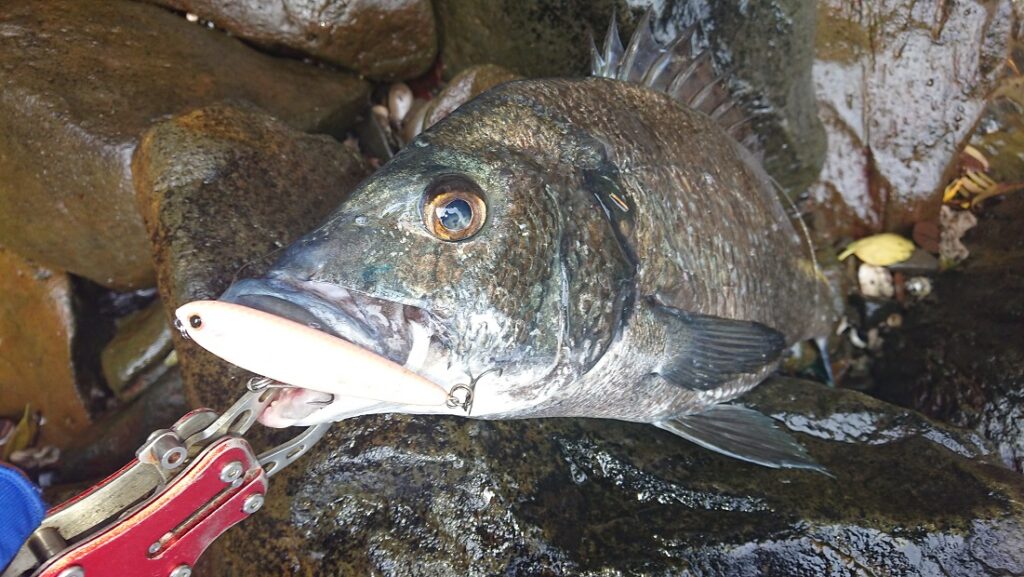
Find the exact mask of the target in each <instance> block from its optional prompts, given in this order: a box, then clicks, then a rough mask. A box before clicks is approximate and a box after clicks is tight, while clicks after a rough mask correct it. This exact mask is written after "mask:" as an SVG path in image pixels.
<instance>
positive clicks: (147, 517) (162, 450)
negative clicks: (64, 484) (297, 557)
mask: <svg viewBox="0 0 1024 577" xmlns="http://www.w3.org/2000/svg"><path fill="white" fill-rule="evenodd" d="M277 392H278V389H265V390H258V391H251V392H249V393H246V394H245V395H244V396H243V397H242V398H241V399H239V400H238V402H236V403H235V404H234V405H233V406H232V407H231V408H230V409H228V410H227V411H225V412H224V413H223V414H221V415H218V414H217V413H216V412H214V411H211V410H209V409H199V410H196V411H192V412H191V413H189V414H187V415H185V416H184V417H182V418H181V419H179V420H178V422H177V423H175V424H174V426H173V427H171V428H170V429H163V430H160V431H156V432H154V433H153V434H152V435H150V437H149V439H148V440H147V441H146V443H145V444H143V446H142V447H141V448H139V450H138V452H137V453H136V455H137V457H136V458H135V459H133V460H132V462H130V463H129V464H128V465H126V466H125V467H124V468H122V469H121V470H120V471H118V472H117V473H114V474H113V475H111V476H110V477H108V478H106V479H105V480H103V481H102V482H101V483H99V484H98V485H96V486H94V487H92V488H91V489H89V491H87V492H86V493H83V494H81V495H78V496H77V497H74V498H72V499H71V500H69V501H67V502H65V503H63V504H61V505H59V506H57V507H55V508H54V509H52V510H50V511H49V513H48V514H47V516H46V518H45V519H44V520H43V523H42V525H41V526H40V527H39V529H37V530H36V531H35V532H34V533H33V534H32V535H31V536H30V537H29V539H28V541H26V542H25V544H24V545H22V547H21V549H20V550H19V551H18V554H17V556H15V558H14V560H13V561H12V562H11V564H10V565H9V566H8V567H7V569H6V570H5V571H4V572H3V573H2V574H0V577H29V576H31V577H125V576H129V575H130V576H137V577H168V576H170V577H189V575H191V574H192V567H193V566H194V565H195V563H196V561H197V560H198V559H199V556H200V555H202V553H203V551H205V550H206V548H207V547H209V546H210V544H211V543H213V541H214V540H215V539H216V538H217V537H219V536H220V535H221V534H222V533H224V531H227V530H228V529H229V528H230V527H232V526H234V525H235V524H237V523H238V522H239V521H241V520H242V519H245V518H246V517H248V516H249V515H252V514H253V513H255V512H257V511H259V510H260V507H262V505H263V499H264V495H265V494H266V492H267V485H268V479H269V477H270V476H271V475H273V474H274V473H277V472H278V471H280V470H281V468H283V467H284V466H286V465H288V464H289V463H291V462H292V461H294V460H295V459H298V458H299V457H301V456H302V455H303V454H304V453H305V452H306V451H307V450H309V448H310V447H311V446H312V445H313V444H314V443H316V442H317V441H319V440H320V438H321V437H323V435H324V434H325V433H326V432H327V429H328V428H329V427H330V423H324V424H321V425H316V426H313V427H310V428H308V429H306V430H305V431H304V432H303V433H302V434H300V435H299V436H298V437H296V438H294V439H292V440H291V441H289V442H288V443H285V444H284V445H281V446H279V447H276V448H275V449H272V450H270V451H268V452H266V453H263V454H261V455H259V456H257V455H256V454H255V453H254V452H253V450H252V447H250V446H249V443H248V442H247V441H246V440H245V439H244V438H243V437H242V435H243V434H244V433H245V432H246V431H248V429H249V428H250V427H251V426H252V425H253V423H255V422H256V417H257V416H259V414H260V413H261V412H262V411H263V409H265V408H266V406H267V405H268V404H269V403H270V402H271V401H272V400H273V398H274V396H275V395H276V394H277Z"/></svg>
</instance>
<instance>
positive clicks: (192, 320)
mask: <svg viewBox="0 0 1024 577" xmlns="http://www.w3.org/2000/svg"><path fill="white" fill-rule="evenodd" d="M188 324H190V325H192V328H194V329H198V328H199V327H201V326H203V319H202V318H200V317H199V315H192V316H190V317H188Z"/></svg>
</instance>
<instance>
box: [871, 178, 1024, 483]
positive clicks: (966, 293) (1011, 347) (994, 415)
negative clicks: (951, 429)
mask: <svg viewBox="0 0 1024 577" xmlns="http://www.w3.org/2000/svg"><path fill="white" fill-rule="evenodd" d="M1021 219H1024V195H1021V194H1019V193H1016V194H1012V195H1010V196H1007V197H1006V198H1005V199H1004V200H1002V202H999V203H998V205H996V206H992V207H990V208H988V209H987V210H985V211H984V212H982V213H981V214H980V215H979V216H978V220H979V222H978V225H977V226H976V227H975V228H973V229H971V230H970V231H969V232H968V233H967V234H966V236H965V237H964V239H963V240H964V244H965V245H966V246H967V248H968V249H969V250H970V253H971V255H970V257H968V258H967V260H966V261H964V262H963V263H962V264H961V265H960V266H958V267H957V268H956V269H954V270H951V271H947V272H945V273H943V274H942V275H940V276H939V277H938V278H936V280H935V289H934V293H933V294H934V298H932V299H930V300H929V301H928V302H926V303H924V304H922V306H919V307H916V308H914V309H912V310H911V311H910V312H909V313H908V315H907V316H906V319H905V322H904V326H903V329H902V330H901V331H900V332H898V333H896V334H895V335H894V336H893V337H892V338H890V339H888V340H887V341H886V348H885V351H884V356H883V357H882V359H881V361H880V362H879V364H878V365H877V366H876V369H875V373H876V378H877V380H878V382H879V384H878V386H877V388H876V389H875V390H874V391H873V393H874V394H876V395H878V396H880V397H881V398H884V399H887V400H889V401H891V402H895V403H898V404H900V405H904V406H908V407H914V408H916V409H918V410H921V411H923V412H924V413H926V414H928V415H931V416H933V417H934V418H937V419H942V420H944V421H948V422H952V423H955V424H957V425H959V426H963V427H971V428H974V429H975V430H977V431H978V432H979V433H981V434H982V435H984V436H985V437H986V438H988V439H990V440H991V441H992V442H993V443H994V444H995V445H996V446H997V448H998V452H999V455H1000V458H1001V459H1002V460H1003V462H1004V463H1006V465H1007V466H1011V467H1013V468H1015V469H1017V470H1018V471H1024V300H1022V299H1021V298H1020V296H1019V295H1021V294H1022V293H1024V272H1022V271H1024V236H1022V235H1021V234H1020V223H1021Z"/></svg>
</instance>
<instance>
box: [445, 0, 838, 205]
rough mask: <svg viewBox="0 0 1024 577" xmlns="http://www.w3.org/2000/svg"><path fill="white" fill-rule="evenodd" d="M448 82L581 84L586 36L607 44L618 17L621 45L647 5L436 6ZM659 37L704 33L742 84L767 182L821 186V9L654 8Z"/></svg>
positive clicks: (800, 2)
mask: <svg viewBox="0 0 1024 577" xmlns="http://www.w3.org/2000/svg"><path fill="white" fill-rule="evenodd" d="M436 5H437V11H438V18H439V20H440V22H441V27H442V31H443V35H442V38H443V39H442V54H443V62H444V65H445V72H446V74H447V75H449V76H451V75H454V74H456V73H458V72H461V71H462V70H465V69H466V68H468V67H469V66H472V65H474V64H497V65H500V66H503V67H506V68H508V69H510V70H512V71H513V72H516V73H518V74H521V75H523V76H526V77H531V78H535V77H551V76H569V77H572V76H584V75H587V74H588V73H589V70H590V52H589V46H590V44H589V42H590V41H589V36H588V34H589V33H590V32H591V31H592V32H593V33H594V35H595V37H596V38H598V39H600V38H603V37H604V34H605V31H606V30H607V28H608V24H609V16H610V14H612V13H613V12H617V14H618V16H619V21H620V22H621V23H622V27H621V34H622V36H623V42H625V41H627V40H628V35H629V34H631V33H632V31H633V29H634V27H635V26H636V23H637V20H638V18H639V16H640V15H641V14H642V13H643V11H644V10H645V7H644V6H645V5H643V4H640V3H631V2H625V1H602V2H585V1H581V2H575V1H574V2H555V1H549V0H530V1H528V2H478V1H475V0H437V1H436ZM654 8H655V10H656V12H655V14H656V16H657V26H656V29H657V30H658V31H659V34H660V35H661V36H662V37H663V38H664V39H671V38H674V37H675V36H677V35H678V33H679V31H681V30H684V29H685V28H686V27H688V26H690V25H692V24H694V23H695V22H697V23H699V24H700V25H701V26H702V27H703V28H704V30H706V31H707V34H708V38H709V40H710V42H711V47H712V48H713V50H714V57H715V61H716V64H718V65H719V66H720V67H721V68H722V69H723V70H728V71H730V72H729V75H730V76H732V77H734V78H735V81H736V82H735V88H736V90H737V92H738V93H740V94H742V95H743V97H744V99H746V100H750V102H749V108H750V109H751V110H755V109H757V110H758V111H759V112H758V113H757V115H756V119H755V128H756V131H757V133H758V136H759V137H760V138H761V140H762V146H763V149H764V153H765V165H766V168H767V169H768V171H769V173H771V174H772V176H773V177H775V178H776V180H778V181H779V182H780V183H781V184H782V185H783V186H784V187H786V188H787V189H789V190H791V191H801V190H802V189H803V188H805V187H806V186H807V185H808V184H810V183H811V182H812V181H813V180H814V178H815V176H817V174H818V171H819V168H820V167H821V163H822V160H823V153H824V149H825V140H824V136H825V135H824V131H823V129H822V127H821V123H820V121H819V120H818V117H817V115H816V114H815V105H814V98H815V97H814V89H813V86H812V78H811V62H812V59H813V56H814V30H815V13H816V10H815V3H814V2H813V1H812V0H781V1H779V0H776V1H773V2H755V3H748V2H702V1H701V2H684V1H672V2H665V3H657V4H656V5H655V6H654Z"/></svg>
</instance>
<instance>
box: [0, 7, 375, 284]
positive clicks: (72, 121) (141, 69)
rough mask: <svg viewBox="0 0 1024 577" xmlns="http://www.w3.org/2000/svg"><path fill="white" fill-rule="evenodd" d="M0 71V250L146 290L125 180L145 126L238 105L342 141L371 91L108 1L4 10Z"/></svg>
mask: <svg viewBox="0 0 1024 577" xmlns="http://www.w3.org/2000/svg"><path fill="white" fill-rule="evenodd" d="M0 70H3V80H2V83H3V89H2V90H0V174H3V178H2V179H0V243H3V244H4V245H5V246H7V247H8V248H10V249H12V250H14V251H16V252H18V253H20V254H23V255H25V256H27V257H29V258H32V259H34V260H37V261H39V262H42V263H47V264H48V265H51V266H55V267H57V268H60V269H62V270H68V271H71V272H73V273H75V274H78V275H81V276H85V277H87V278H90V279H92V280H94V281H96V282H98V283H100V284H103V285H105V286H108V287H113V288H118V289H126V288H133V287H142V286H151V285H152V283H153V268H152V263H151V260H150V253H149V245H148V243H147V241H146V234H145V228H144V226H143V224H142V220H141V218H140V217H139V215H138V213H137V211H136V208H135V204H134V202H133V200H132V198H133V196H132V187H131V180H130V173H129V161H130V159H131V155H132V151H133V149H134V148H135V146H136V144H137V140H138V136H139V135H140V134H141V133H142V132H143V131H144V130H145V129H146V128H147V127H148V126H150V125H151V124H152V123H153V122H155V121H157V120H159V119H161V118H164V117H166V116H167V115H170V114H176V113H179V112H183V111H185V110H187V109H189V108H192V107H195V106H200V105H205V104H209V103H213V102H217V101H221V100H241V101H247V102H251V103H254V104H255V105H258V106H260V107H262V108H264V109H266V110H268V111H270V112H271V113H272V114H274V115H276V116H278V117H280V118H282V119H283V120H284V121H285V122H287V123H288V124H290V125H292V126H294V127H296V128H299V129H303V130H315V131H324V132H336V133H340V131H341V130H343V129H344V127H345V125H346V123H347V121H348V120H349V119H351V118H354V116H355V115H356V113H357V111H358V110H359V109H360V108H361V107H362V106H363V103H364V101H365V100H366V98H367V94H368V87H367V85H366V83H364V82H362V81H360V80H357V79H355V78H354V77H351V76H348V75H345V74H342V73H338V72H332V71H328V70H323V69H319V68H316V67H313V66H308V65H304V64H302V63H301V62H295V61H289V60H283V59H274V58H271V57H269V56H265V55H263V54H260V53H258V52H256V51H254V50H253V49H251V48H249V47H247V46H245V45H244V44H242V43H241V42H240V41H238V40H237V39H233V38H230V37H228V36H226V35H224V34H223V33H221V32H218V31H216V30H208V29H206V28H203V27H200V26H195V25H192V24H189V23H188V22H186V21H185V19H184V18H180V17H178V16H176V15H174V14H172V13H170V12H167V11H166V10H163V9H161V8H159V7H156V6H151V5H146V4H137V3H133V2H124V1H117V0H114V1H111V2H100V3H81V2H72V1H60V0H58V1H53V2H14V3H6V4H4V5H3V7H0Z"/></svg>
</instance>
